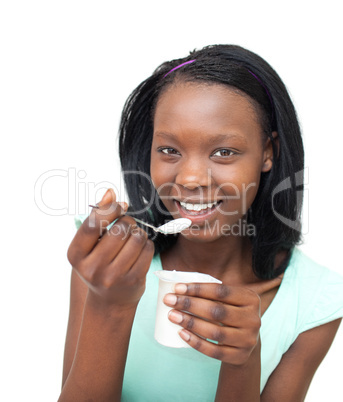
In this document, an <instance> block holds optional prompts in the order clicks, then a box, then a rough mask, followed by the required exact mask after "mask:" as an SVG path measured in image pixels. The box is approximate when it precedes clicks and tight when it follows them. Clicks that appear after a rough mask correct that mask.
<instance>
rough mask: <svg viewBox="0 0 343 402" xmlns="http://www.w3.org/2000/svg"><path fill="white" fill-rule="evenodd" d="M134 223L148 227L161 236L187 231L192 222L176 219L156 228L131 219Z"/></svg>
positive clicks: (186, 219)
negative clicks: (161, 234)
mask: <svg viewBox="0 0 343 402" xmlns="http://www.w3.org/2000/svg"><path fill="white" fill-rule="evenodd" d="M133 219H134V220H135V221H136V222H139V223H141V224H142V225H145V226H148V227H149V228H151V229H153V230H154V231H155V232H157V233H163V234H173V233H180V232H182V231H183V230H184V229H187V228H189V227H190V226H191V224H192V221H191V220H190V219H188V218H178V219H174V220H172V221H169V222H167V223H165V224H164V225H162V226H159V227H158V228H156V227H155V226H152V225H150V224H149V223H146V222H143V221H141V220H140V219H138V218H133Z"/></svg>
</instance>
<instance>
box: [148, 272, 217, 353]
mask: <svg viewBox="0 0 343 402" xmlns="http://www.w3.org/2000/svg"><path fill="white" fill-rule="evenodd" d="M154 274H155V275H156V276H158V278H159V286H158V297H157V309H156V322H155V339H156V340H157V342H159V343H160V344H161V345H164V346H169V347H172V348H189V347H190V346H189V345H188V343H186V342H185V341H184V340H183V339H182V338H181V337H180V335H179V334H178V331H180V329H181V328H182V327H181V326H180V325H177V324H174V323H173V322H171V321H170V320H169V319H168V313H169V311H170V310H172V308H170V307H168V306H166V305H165V304H164V303H163V298H164V296H165V295H166V294H167V293H174V285H175V284H177V283H222V282H221V281H220V280H218V279H216V278H213V276H211V275H207V274H202V273H199V272H182V271H164V270H162V271H156V272H154Z"/></svg>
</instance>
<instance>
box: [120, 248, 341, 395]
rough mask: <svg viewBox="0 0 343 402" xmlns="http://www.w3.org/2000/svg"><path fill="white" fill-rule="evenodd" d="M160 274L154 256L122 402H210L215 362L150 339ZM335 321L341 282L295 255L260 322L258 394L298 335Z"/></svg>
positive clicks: (297, 252) (217, 364)
mask: <svg viewBox="0 0 343 402" xmlns="http://www.w3.org/2000/svg"><path fill="white" fill-rule="evenodd" d="M161 269H162V265H161V260H160V257H159V256H156V257H154V259H153V261H152V264H151V267H150V270H149V273H148V275H147V284H146V291H145V293H144V295H143V297H142V299H141V301H140V303H139V306H138V310H137V314H136V318H135V322H134V325H133V329H132V335H131V340H130V347H129V352H128V358H127V363H126V369H125V375H124V384H123V394H122V401H123V402H124V401H125V402H126V401H127V402H136V401H139V402H151V401H154V402H172V401H173V402H177V401H180V402H181V401H182V402H188V401H197V402H202V401H204V402H205V401H206V402H211V401H214V399H215V394H216V389H217V384H218V375H219V371H220V365H221V363H220V361H218V360H216V359H213V358H210V357H207V356H205V355H203V354H201V353H200V352H198V351H196V350H194V349H183V348H182V349H176V348H169V347H166V346H162V345H160V344H159V343H158V342H157V341H155V339H154V323H155V312H156V301H157V291H158V278H157V277H156V275H154V274H153V272H154V271H157V270H161ZM339 317H343V277H341V276H340V275H338V274H337V273H335V272H333V271H330V270H328V269H326V268H324V267H321V266H319V265H318V264H316V263H314V262H313V261H312V260H310V259H309V258H308V257H306V256H305V255H304V254H303V253H302V252H301V251H300V250H299V249H295V250H294V251H293V254H292V258H291V261H290V264H289V266H288V268H287V270H286V272H285V274H284V277H283V280H282V282H281V285H280V287H279V290H278V292H277V294H276V296H275V298H274V300H273V301H272V303H271V304H270V306H269V308H268V309H267V310H266V312H265V313H264V315H263V317H262V326H261V345H262V349H261V387H260V389H261V392H262V390H263V388H264V386H265V384H266V383H267V380H268V378H269V376H270V375H271V373H272V372H273V371H274V369H275V368H276V366H277V365H278V364H279V362H280V360H281V358H282V355H283V354H284V353H285V352H286V351H287V350H288V348H289V347H290V346H291V345H292V343H293V342H294V341H295V340H296V338H297V336H298V335H299V334H300V333H301V332H303V331H306V330H308V329H311V328H314V327H316V326H319V325H322V324H325V323H327V322H329V321H332V320H335V319H337V318H339Z"/></svg>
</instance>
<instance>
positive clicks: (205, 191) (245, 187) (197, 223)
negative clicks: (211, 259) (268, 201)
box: [151, 83, 272, 241]
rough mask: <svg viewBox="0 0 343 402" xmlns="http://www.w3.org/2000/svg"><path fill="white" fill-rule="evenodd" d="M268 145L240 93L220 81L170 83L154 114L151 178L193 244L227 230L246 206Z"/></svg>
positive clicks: (265, 163)
mask: <svg viewBox="0 0 343 402" xmlns="http://www.w3.org/2000/svg"><path fill="white" fill-rule="evenodd" d="M271 166H272V147H271V144H270V141H269V140H266V139H265V137H264V135H263V133H262V128H261V125H260V123H259V118H258V115H257V113H256V111H255V109H254V107H253V105H252V103H251V102H250V101H249V100H248V99H247V97H245V96H242V95H240V94H238V93H236V92H234V91H233V90H232V89H230V88H229V87H226V86H224V85H220V84H210V85H207V84H202V83H178V84H175V85H172V86H171V87H169V88H168V89H167V90H166V91H165V92H163V94H162V95H161V96H160V98H159V100H158V102H157V105H156V111H155V116H154V133H153V142H152V148H151V178H152V181H153V183H154V186H155V188H156V190H157V192H158V194H159V196H160V198H161V200H162V202H163V204H164V205H165V207H166V208H167V209H168V211H169V212H170V214H171V215H172V216H173V218H181V217H182V218H189V219H191V220H192V222H193V225H192V227H191V230H190V229H188V230H185V231H184V232H183V235H184V236H186V237H187V238H193V239H194V240H195V239H197V240H199V241H204V240H214V239H215V238H217V237H221V236H223V235H225V234H228V233H229V232H230V227H231V228H232V225H235V224H237V223H238V222H239V221H240V219H241V218H242V216H244V214H245V213H246V211H247V210H248V208H249V207H250V206H251V204H252V202H253V200H254V198H255V196H256V193H257V190H258V186H259V182H260V175H261V172H266V171H268V170H270V169H271Z"/></svg>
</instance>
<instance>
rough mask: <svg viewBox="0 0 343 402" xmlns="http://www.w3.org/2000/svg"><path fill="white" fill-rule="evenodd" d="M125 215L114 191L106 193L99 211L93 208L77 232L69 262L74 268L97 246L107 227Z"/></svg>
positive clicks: (72, 243)
mask: <svg viewBox="0 0 343 402" xmlns="http://www.w3.org/2000/svg"><path fill="white" fill-rule="evenodd" d="M124 213H125V211H124V209H123V208H122V206H121V205H119V204H118V203H116V202H115V194H114V191H113V190H112V189H110V190H109V191H107V192H106V194H105V195H104V197H103V199H102V200H101V201H100V203H99V209H96V208H93V210H92V212H91V214H90V215H89V217H88V218H87V219H86V220H85V221H84V222H83V224H82V225H81V227H80V229H79V230H78V231H77V232H76V235H75V237H74V239H73V240H72V242H71V244H70V246H69V249H68V260H69V261H70V263H71V264H72V265H73V266H76V265H77V264H78V262H79V261H80V260H81V259H83V258H85V257H86V256H87V255H88V254H89V253H90V252H91V251H92V249H93V248H94V246H95V245H96V244H97V242H98V239H99V237H100V236H101V235H102V234H103V233H104V232H105V231H106V227H107V226H108V225H109V224H110V223H112V222H113V221H114V220H115V219H117V218H118V217H119V216H121V215H123V214H124Z"/></svg>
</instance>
